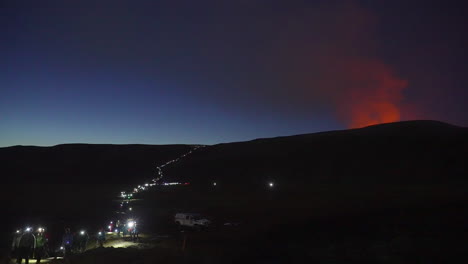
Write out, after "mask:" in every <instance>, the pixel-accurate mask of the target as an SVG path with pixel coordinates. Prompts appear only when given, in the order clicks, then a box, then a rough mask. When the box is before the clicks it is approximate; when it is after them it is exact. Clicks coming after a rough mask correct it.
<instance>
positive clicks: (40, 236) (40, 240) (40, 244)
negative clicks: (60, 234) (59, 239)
mask: <svg viewBox="0 0 468 264" xmlns="http://www.w3.org/2000/svg"><path fill="white" fill-rule="evenodd" d="M46 243H47V239H46V237H45V236H44V233H43V232H38V233H37V235H36V251H35V254H34V257H35V258H36V263H39V262H41V259H42V258H43V257H44V256H45V249H46Z"/></svg>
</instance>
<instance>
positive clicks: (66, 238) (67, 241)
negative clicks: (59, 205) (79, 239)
mask: <svg viewBox="0 0 468 264" xmlns="http://www.w3.org/2000/svg"><path fill="white" fill-rule="evenodd" d="M72 245H73V234H72V233H71V232H70V228H65V234H63V237H62V247H63V248H64V249H65V253H64V254H65V255H64V257H67V256H69V255H70V254H71V250H72Z"/></svg>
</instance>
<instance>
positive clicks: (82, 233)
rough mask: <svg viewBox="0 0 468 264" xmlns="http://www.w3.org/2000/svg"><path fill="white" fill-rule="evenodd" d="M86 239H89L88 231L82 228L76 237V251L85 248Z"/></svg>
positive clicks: (82, 250)
mask: <svg viewBox="0 0 468 264" xmlns="http://www.w3.org/2000/svg"><path fill="white" fill-rule="evenodd" d="M88 240H89V235H88V232H86V231H84V230H82V231H80V234H79V235H78V238H77V244H78V251H79V252H80V253H82V252H84V251H85V250H86V246H87V245H88Z"/></svg>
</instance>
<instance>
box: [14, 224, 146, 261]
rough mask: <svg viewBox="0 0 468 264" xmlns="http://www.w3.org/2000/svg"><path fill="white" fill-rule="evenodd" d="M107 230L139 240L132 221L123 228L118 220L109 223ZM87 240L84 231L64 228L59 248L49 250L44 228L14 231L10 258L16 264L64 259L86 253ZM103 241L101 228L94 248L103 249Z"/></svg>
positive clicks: (104, 233)
mask: <svg viewBox="0 0 468 264" xmlns="http://www.w3.org/2000/svg"><path fill="white" fill-rule="evenodd" d="M109 229H110V230H109V231H111V232H112V230H113V229H115V232H116V233H117V235H118V236H119V237H120V233H121V231H122V234H123V237H126V236H127V235H130V238H131V239H132V240H133V241H135V242H136V241H137V240H139V234H138V231H137V225H136V222H135V221H134V220H132V219H129V220H128V222H127V223H126V224H124V225H123V226H122V225H121V224H120V220H118V221H117V222H116V223H115V225H114V224H113V222H111V225H110V226H109ZM89 239H90V236H89V234H88V232H86V231H85V230H81V231H79V232H75V233H72V232H71V230H70V228H65V232H64V234H63V236H62V240H61V244H60V248H59V249H58V250H51V249H50V247H49V240H50V236H49V234H48V233H47V232H46V230H45V228H42V227H40V228H38V229H37V231H36V232H34V231H33V228H31V227H27V228H25V229H24V230H16V232H15V234H14V236H13V241H12V246H11V250H12V252H11V256H12V257H13V258H16V260H17V263H21V262H22V260H23V259H24V260H25V263H26V264H28V263H29V259H30V258H34V259H36V263H40V261H41V259H44V258H48V257H50V256H53V257H55V258H56V257H57V256H60V255H62V256H63V257H65V258H66V257H67V256H69V255H70V254H72V253H82V252H84V251H86V249H87V247H88V241H89ZM105 241H106V232H105V230H104V229H103V228H101V229H100V230H99V232H98V233H97V234H96V246H99V247H103V246H104V242H105Z"/></svg>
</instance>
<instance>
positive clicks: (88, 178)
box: [0, 144, 191, 245]
mask: <svg viewBox="0 0 468 264" xmlns="http://www.w3.org/2000/svg"><path fill="white" fill-rule="evenodd" d="M190 149H191V147H190V146H188V145H160V146H158V145H93V144H66V145H57V146H53V147H32V146H14V147H7V148H0V175H2V184H1V190H0V201H1V203H0V209H1V212H2V217H1V222H2V224H3V225H2V226H3V227H4V228H2V230H3V231H4V232H10V231H11V230H12V228H18V227H23V226H24V225H33V224H35V225H38V224H49V225H50V224H57V226H59V227H60V229H59V230H58V233H61V232H62V228H63V227H64V226H66V225H69V226H73V225H74V224H78V223H79V224H80V225H81V226H90V227H92V226H93V225H92V224H93V223H94V224H96V223H99V222H98V221H96V219H99V220H102V219H106V220H107V218H108V217H109V214H108V213H109V212H111V211H113V210H114V209H115V208H116V202H114V201H113V200H115V198H116V197H117V195H118V193H119V191H120V190H121V189H122V187H125V188H128V186H129V185H133V184H134V183H135V182H139V181H146V180H149V179H152V178H154V177H155V176H156V173H157V171H156V166H158V165H160V164H163V163H165V162H166V161H168V160H171V159H174V158H176V157H179V156H180V155H181V154H183V153H186V152H187V151H189V150H190ZM96 227H97V226H96ZM0 233H1V232H0ZM8 240H9V239H5V238H4V237H3V239H1V240H0V245H1V244H3V243H5V242H8Z"/></svg>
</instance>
